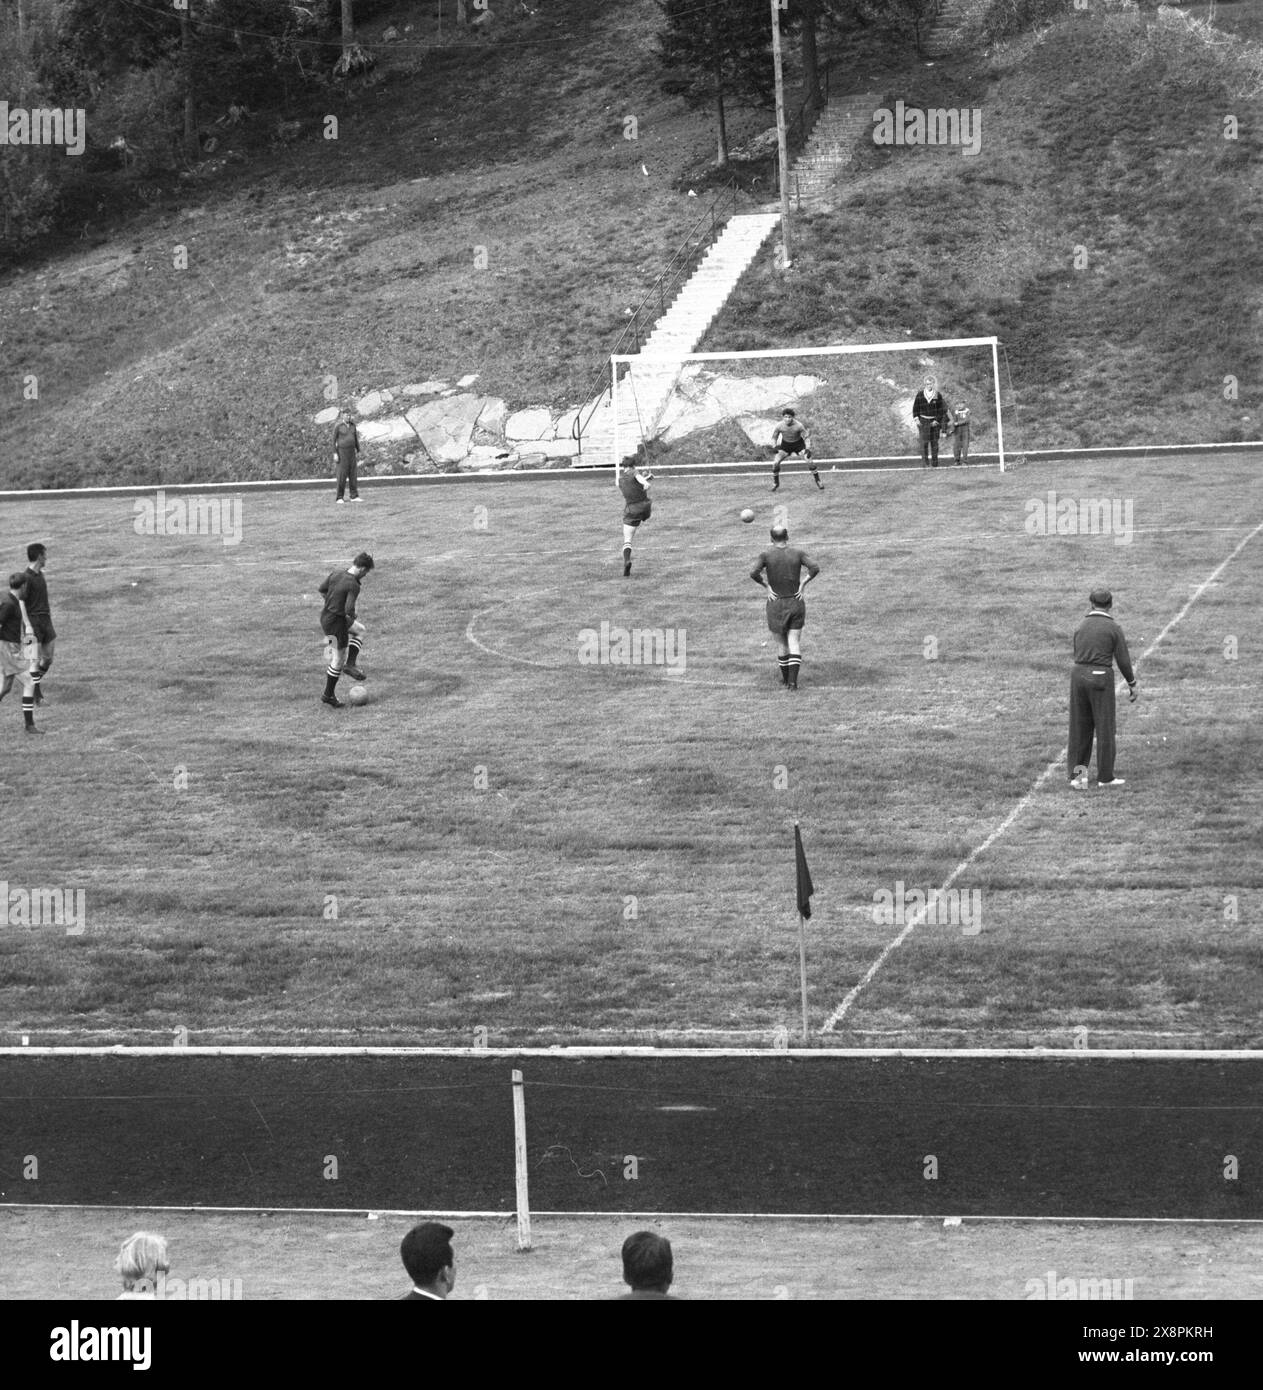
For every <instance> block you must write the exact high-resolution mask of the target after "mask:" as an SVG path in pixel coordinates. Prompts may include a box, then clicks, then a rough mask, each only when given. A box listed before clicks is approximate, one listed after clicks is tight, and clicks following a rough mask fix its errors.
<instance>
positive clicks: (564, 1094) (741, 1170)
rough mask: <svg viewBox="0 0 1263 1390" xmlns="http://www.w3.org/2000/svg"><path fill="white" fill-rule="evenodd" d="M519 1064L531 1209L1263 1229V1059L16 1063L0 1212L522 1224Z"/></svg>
mask: <svg viewBox="0 0 1263 1390" xmlns="http://www.w3.org/2000/svg"><path fill="white" fill-rule="evenodd" d="M515 1066H517V1067H520V1068H521V1069H522V1071H523V1073H524V1075H525V1080H526V1092H525V1095H526V1117H527V1138H528V1156H529V1165H530V1200H531V1206H532V1208H533V1209H534V1210H535V1211H555V1212H609V1213H618V1212H626V1211H640V1212H646V1211H649V1212H770V1213H787V1214H788V1213H822V1214H825V1213H827V1214H843V1213H873V1214H877V1213H886V1214H895V1213H898V1214H915V1215H925V1216H935V1215H962V1216H969V1215H1004V1216H1049V1217H1062V1218H1073V1217H1090V1216H1102V1217H1128V1216H1131V1217H1176V1216H1178V1217H1198V1218H1228V1219H1246V1218H1255V1219H1257V1218H1260V1217H1263V1184H1261V1183H1260V1180H1259V1176H1258V1167H1259V1165H1258V1163H1257V1161H1256V1160H1257V1156H1258V1154H1259V1153H1260V1152H1261V1151H1263V1059H1259V1058H1257V1057H1242V1058H1235V1059H1228V1060H1224V1059H1215V1058H1204V1059H1203V1058H1196V1059H1163V1058H1153V1057H1147V1058H1134V1059H1133V1058H1124V1057H1118V1058H1111V1057H1105V1058H1102V1057H1101V1056H1100V1055H1099V1054H1098V1055H1095V1056H1090V1057H1089V1056H1084V1057H1074V1056H1069V1057H1059V1058H1051V1057H1049V1058H1042V1057H1034V1056H1032V1057H1018V1058H1012V1057H1008V1058H1005V1057H997V1058H985V1059H979V1058H968V1057H959V1058H958V1057H950V1056H947V1057H934V1058H914V1057H897V1058H883V1057H872V1058H867V1057H866V1058H855V1057H850V1056H843V1057H836V1056H823V1055H802V1056H795V1055H794V1054H792V1053H788V1054H778V1053H772V1052H769V1053H767V1054H766V1055H753V1056H751V1055H745V1056H733V1055H715V1054H709V1055H708V1054H706V1053H701V1052H699V1053H695V1054H692V1055H689V1056H686V1057H681V1056H678V1055H671V1056H619V1057H591V1056H589V1057H573V1056H570V1057H568V1056H565V1055H561V1054H558V1055H544V1056H541V1055H521V1056H513V1057H510V1056H506V1055H504V1054H498V1053H488V1054H487V1055H485V1056H482V1055H478V1054H474V1055H464V1056H457V1055H435V1054H432V1053H431V1054H417V1053H412V1054H409V1053H403V1052H400V1053H398V1054H392V1055H388V1056H375V1055H354V1056H345V1057H303V1058H299V1057H286V1056H264V1057H253V1056H244V1057H243V1056H223V1055H215V1056H210V1055H196V1054H193V1053H185V1054H183V1055H181V1053H180V1052H178V1051H177V1050H176V1049H172V1052H171V1053H170V1054H164V1055H160V1056H141V1057H137V1056H121V1055H110V1054H101V1055H94V1056H86V1057H85V1056H73V1057H72V1056H61V1057H55V1056H40V1055H35V1054H27V1055H17V1056H15V1055H13V1054H12V1053H9V1054H7V1055H3V1056H0V1173H2V1174H3V1178H0V1182H2V1183H3V1192H2V1193H0V1201H4V1202H19V1203H21V1202H32V1203H37V1202H38V1203H103V1204H110V1205H119V1206H128V1205H174V1206H241V1207H262V1208H279V1207H317V1208H344V1209H346V1208H353V1209H368V1210H385V1209H399V1210H410V1211H417V1210H426V1211H511V1210H512V1209H513V1204H514V1168H513V1127H512V1105H511V1087H510V1084H509V1081H510V1072H511V1070H512V1068H513V1067H515ZM930 1156H933V1160H931V1158H930ZM1230 1156H1235V1158H1236V1160H1237V1164H1238V1167H1239V1176H1236V1177H1232V1176H1230V1174H1231V1171H1232V1161H1231V1157H1230ZM32 1159H33V1160H34V1163H32ZM935 1168H936V1171H937V1176H934V1175H933V1174H934V1171H935ZM24 1174H25V1175H26V1176H23V1175H24Z"/></svg>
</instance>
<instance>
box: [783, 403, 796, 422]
mask: <svg viewBox="0 0 1263 1390" xmlns="http://www.w3.org/2000/svg"><path fill="white" fill-rule="evenodd" d="M781 414H782V415H783V416H785V417H787V418H788V419H790V420H792V419H793V418H794V412H793V409H792V407H790V406H786V407H785V409H784V410H782V411H781Z"/></svg>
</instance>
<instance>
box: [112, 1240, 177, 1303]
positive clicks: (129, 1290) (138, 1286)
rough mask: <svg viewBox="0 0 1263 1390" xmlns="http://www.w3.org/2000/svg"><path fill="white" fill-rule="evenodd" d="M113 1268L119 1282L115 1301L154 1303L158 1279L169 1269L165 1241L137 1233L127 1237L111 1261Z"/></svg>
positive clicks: (156, 1295)
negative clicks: (122, 1299) (134, 1300)
mask: <svg viewBox="0 0 1263 1390" xmlns="http://www.w3.org/2000/svg"><path fill="white" fill-rule="evenodd" d="M114 1268H115V1270H117V1272H118V1274H119V1275H120V1277H121V1278H122V1280H123V1292H122V1293H121V1294H119V1298H153V1299H156V1298H157V1297H158V1276H159V1275H164V1274H166V1272H167V1270H169V1269H170V1268H171V1265H170V1263H169V1261H168V1260H167V1241H166V1237H165V1236H156V1235H153V1234H151V1233H150V1232H149V1231H137V1232H136V1234H135V1235H134V1236H128V1238H127V1239H126V1240H125V1241H124V1242H123V1246H122V1249H120V1250H119V1252H118V1255H117V1256H116V1257H115V1260H114Z"/></svg>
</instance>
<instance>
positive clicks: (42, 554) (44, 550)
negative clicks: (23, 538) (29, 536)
mask: <svg viewBox="0 0 1263 1390" xmlns="http://www.w3.org/2000/svg"><path fill="white" fill-rule="evenodd" d="M47 558H48V547H47V546H46V545H45V544H44V543H43V542H42V541H32V542H31V543H30V545H28V546H27V547H26V559H27V563H28V564H31V565H34V564H37V563H38V562H39V561H41V560H46V559H47Z"/></svg>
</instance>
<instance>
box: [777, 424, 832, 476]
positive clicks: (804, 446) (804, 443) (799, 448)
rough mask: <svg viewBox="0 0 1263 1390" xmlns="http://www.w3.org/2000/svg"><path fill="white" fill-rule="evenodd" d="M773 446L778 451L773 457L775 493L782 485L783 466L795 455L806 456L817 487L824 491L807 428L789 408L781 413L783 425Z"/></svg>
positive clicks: (779, 428)
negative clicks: (812, 453) (812, 454)
mask: <svg viewBox="0 0 1263 1390" xmlns="http://www.w3.org/2000/svg"><path fill="white" fill-rule="evenodd" d="M772 445H773V447H774V448H775V450H776V453H775V454H773V456H772V491H773V492H776V491H777V489H778V488H779V487H780V485H781V464H782V463H784V462H785V460H786V459H787V458H792V457H793V456H794V455H795V454H804V455H806V458H807V464H808V466H809V467H810V469H811V476H812V477H813V478H814V479H815V480H816V486H817V487H818V488H819V489H820V491H821V492H823V491H824V484H823V483H822V482H821V481H820V473H819V471H818V470H817V468H816V461H815V459H813V458H812V456H811V440H810V439H809V438H808V437H807V426H806V425H804V424H803V422H802V421H801V420H800V419H798V417H797V416H796V415H795V414H794V412H793V411H792V410H791V409H790V408H789V406H786V407H785V409H784V410H782V411H781V423H780V424H779V425H777V427H776V429H775V431H774V433H773V435H772Z"/></svg>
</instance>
